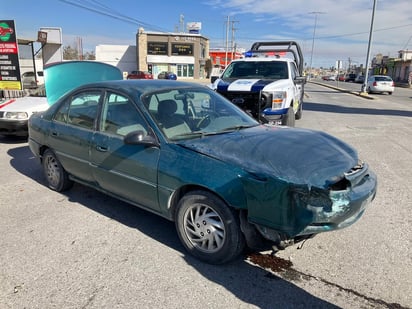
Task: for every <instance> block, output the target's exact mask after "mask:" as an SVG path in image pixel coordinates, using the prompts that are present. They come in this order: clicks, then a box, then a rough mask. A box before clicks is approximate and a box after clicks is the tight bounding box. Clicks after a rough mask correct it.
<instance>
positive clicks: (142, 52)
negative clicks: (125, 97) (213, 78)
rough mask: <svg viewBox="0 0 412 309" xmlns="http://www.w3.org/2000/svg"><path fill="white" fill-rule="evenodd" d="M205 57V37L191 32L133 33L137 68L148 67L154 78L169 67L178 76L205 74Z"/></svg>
mask: <svg viewBox="0 0 412 309" xmlns="http://www.w3.org/2000/svg"><path fill="white" fill-rule="evenodd" d="M208 59H209V39H207V38H205V37H203V36H202V35H200V34H193V33H163V32H146V31H145V30H144V29H143V28H140V29H139V30H138V32H137V34H136V63H137V68H136V70H138V71H148V72H150V73H152V74H153V76H154V78H157V76H158V74H159V73H160V72H162V71H170V72H173V73H175V74H176V75H177V78H178V79H201V78H206V76H207V73H206V62H207V60H208Z"/></svg>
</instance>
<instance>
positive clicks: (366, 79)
mask: <svg viewBox="0 0 412 309" xmlns="http://www.w3.org/2000/svg"><path fill="white" fill-rule="evenodd" d="M375 10H376V0H373V9H372V18H371V27H370V31H369V43H368V53H367V54H366V71H365V79H364V81H363V84H362V88H361V92H366V85H367V83H368V71H369V57H370V53H371V44H372V35H373V22H374V19H375Z"/></svg>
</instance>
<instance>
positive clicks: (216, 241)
mask: <svg viewBox="0 0 412 309" xmlns="http://www.w3.org/2000/svg"><path fill="white" fill-rule="evenodd" d="M183 224H184V231H185V233H186V237H187V238H188V239H189V241H190V242H191V243H192V245H193V246H195V247H196V248H197V249H199V250H201V251H203V252H206V253H213V252H216V251H219V250H220V249H221V248H222V247H223V245H224V242H225V238H226V231H225V226H224V224H223V220H222V219H221V218H220V216H219V214H218V213H217V212H216V211H214V210H213V209H212V208H210V207H208V206H206V205H198V204H196V205H193V206H191V207H190V208H188V209H187V210H186V212H185V215H184V221H183Z"/></svg>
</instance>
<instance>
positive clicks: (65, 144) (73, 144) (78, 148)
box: [49, 90, 102, 182]
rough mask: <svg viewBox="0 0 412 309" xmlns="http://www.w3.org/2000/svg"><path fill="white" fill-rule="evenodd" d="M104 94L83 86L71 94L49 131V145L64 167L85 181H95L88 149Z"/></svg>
mask: <svg viewBox="0 0 412 309" xmlns="http://www.w3.org/2000/svg"><path fill="white" fill-rule="evenodd" d="M101 94H102V91H100V90H84V91H82V92H79V93H76V94H74V95H73V96H70V97H68V98H67V100H66V101H65V102H64V103H63V105H62V106H61V107H60V108H59V110H58V111H57V112H56V114H55V116H54V119H53V121H52V124H51V127H50V132H49V145H50V147H51V149H53V151H54V152H55V153H56V155H57V156H58V158H59V160H60V162H61V163H62V165H63V167H64V168H65V169H66V170H67V171H68V172H69V173H70V174H72V175H73V176H75V177H77V178H79V179H80V180H82V181H86V182H93V181H94V179H93V175H92V173H91V168H90V163H89V151H90V142H91V140H92V137H93V132H94V130H95V126H96V121H95V120H96V117H97V112H98V109H99V101H100V97H101Z"/></svg>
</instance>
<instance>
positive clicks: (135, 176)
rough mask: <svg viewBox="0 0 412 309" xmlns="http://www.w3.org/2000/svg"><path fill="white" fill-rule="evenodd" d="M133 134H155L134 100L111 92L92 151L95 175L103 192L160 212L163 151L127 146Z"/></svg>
mask: <svg viewBox="0 0 412 309" xmlns="http://www.w3.org/2000/svg"><path fill="white" fill-rule="evenodd" d="M132 131H141V132H142V134H143V135H147V134H152V133H151V132H152V131H151V130H150V128H149V126H148V124H147V123H146V121H145V120H144V118H143V117H142V115H141V113H140V112H139V111H138V109H137V107H136V105H135V104H134V103H133V102H132V101H130V100H129V99H128V98H127V97H126V96H124V95H121V94H118V93H114V92H107V93H106V95H105V98H104V100H103V107H102V110H101V115H100V121H99V128H98V130H97V131H96V132H95V133H94V136H93V142H92V145H91V149H90V161H91V163H92V168H93V175H94V178H95V181H96V182H97V183H98V185H99V186H100V187H101V188H102V189H104V190H106V191H108V192H110V193H112V194H115V195H117V196H120V197H122V198H124V199H127V200H129V201H131V202H133V203H136V204H139V205H141V206H144V207H147V208H150V209H152V210H155V211H158V210H159V205H158V198H157V166H158V161H159V153H160V151H159V148H158V147H149V146H147V145H143V144H137V145H136V144H133V145H132V144H125V142H124V137H125V136H126V135H127V134H128V133H129V132H132Z"/></svg>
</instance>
